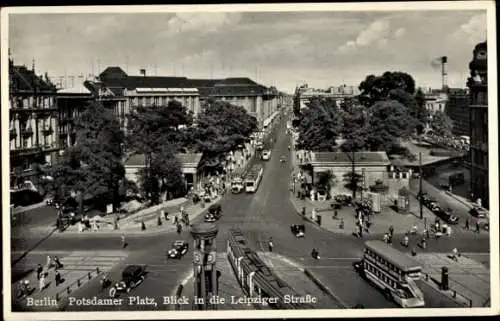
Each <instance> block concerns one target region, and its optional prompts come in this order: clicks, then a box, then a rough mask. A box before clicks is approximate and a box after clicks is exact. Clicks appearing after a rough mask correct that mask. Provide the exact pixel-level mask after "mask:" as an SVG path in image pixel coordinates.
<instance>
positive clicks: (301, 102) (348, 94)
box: [295, 84, 360, 110]
mask: <svg viewBox="0 0 500 321" xmlns="http://www.w3.org/2000/svg"><path fill="white" fill-rule="evenodd" d="M359 93H360V91H359V89H358V87H356V86H347V85H342V86H338V87H329V88H328V89H326V90H325V89H315V88H309V87H308V85H307V84H305V85H302V86H300V87H298V88H297V89H296V91H295V110H302V109H304V108H307V106H308V104H309V102H310V101H311V99H312V98H329V99H333V100H335V102H336V103H337V105H338V106H340V105H341V104H342V103H343V102H344V101H345V100H346V99H350V98H353V97H356V96H358V95H359Z"/></svg>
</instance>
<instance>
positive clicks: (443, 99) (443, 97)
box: [423, 88, 448, 118]
mask: <svg viewBox="0 0 500 321" xmlns="http://www.w3.org/2000/svg"><path fill="white" fill-rule="evenodd" d="M423 92H424V95H425V109H426V110H427V112H428V114H429V117H430V118H432V116H433V115H434V114H435V113H436V112H438V111H439V112H445V109H446V104H447V102H448V95H447V93H446V92H444V91H443V90H441V89H430V88H429V89H427V90H423Z"/></svg>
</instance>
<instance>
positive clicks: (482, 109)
mask: <svg viewBox="0 0 500 321" xmlns="http://www.w3.org/2000/svg"><path fill="white" fill-rule="evenodd" d="M487 56H488V55H487V45H486V42H483V43H479V44H477V45H476V47H475V48H474V51H473V58H472V61H471V62H470V63H469V70H470V77H469V79H468V81H467V86H468V87H469V90H470V107H469V115H470V118H469V119H470V135H469V136H470V150H469V155H468V163H469V165H470V171H471V192H472V194H473V198H474V199H475V200H478V199H480V201H479V202H478V203H481V205H482V206H484V207H486V208H489V178H488V174H489V170H488V64H487Z"/></svg>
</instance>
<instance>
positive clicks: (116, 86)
mask: <svg viewBox="0 0 500 321" xmlns="http://www.w3.org/2000/svg"><path fill="white" fill-rule="evenodd" d="M142 72H143V75H142V76H129V75H127V74H126V73H125V72H124V71H123V70H122V69H121V68H119V67H108V68H106V69H105V70H104V71H103V72H102V73H101V74H100V75H99V77H98V81H93V82H91V81H87V82H86V86H87V87H88V88H89V89H90V90H91V91H92V92H93V93H94V94H95V95H96V96H97V97H98V98H99V99H100V100H101V101H103V102H104V103H105V104H107V105H109V107H110V108H113V109H114V110H115V113H116V114H117V115H118V117H119V118H120V121H121V125H122V127H123V128H126V126H127V124H126V122H127V120H126V115H128V114H129V113H130V111H131V110H132V109H134V108H137V107H139V106H145V107H147V106H155V105H156V106H158V105H167V103H168V102H169V101H171V100H177V101H179V102H181V103H182V104H183V105H184V106H185V107H186V108H187V109H188V110H189V111H190V112H192V113H193V115H194V116H195V117H196V116H197V115H198V114H199V113H200V112H201V108H202V107H201V106H202V103H203V102H204V101H207V100H208V99H215V100H222V101H228V102H230V103H232V104H234V105H237V106H241V107H244V108H245V109H246V110H247V112H248V113H249V114H250V115H252V116H255V117H256V118H257V121H258V123H259V125H260V127H261V128H263V127H264V125H265V123H266V121H267V122H269V121H268V119H271V118H273V117H275V116H276V114H277V109H278V103H279V99H278V98H279V97H280V94H279V92H278V91H277V90H276V89H274V88H267V87H265V86H262V85H260V84H257V83H256V82H254V81H252V80H251V79H248V78H226V79H189V78H186V77H156V76H155V77H152V76H146V72H145V71H144V70H142Z"/></svg>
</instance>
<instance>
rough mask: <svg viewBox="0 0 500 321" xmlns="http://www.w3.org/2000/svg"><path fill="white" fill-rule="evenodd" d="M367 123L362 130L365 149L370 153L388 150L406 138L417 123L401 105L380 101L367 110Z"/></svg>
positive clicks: (394, 102)
mask: <svg viewBox="0 0 500 321" xmlns="http://www.w3.org/2000/svg"><path fill="white" fill-rule="evenodd" d="M368 113H369V116H368V123H367V126H366V127H365V128H364V130H363V136H364V139H365V148H366V149H367V150H370V151H382V150H390V149H391V148H392V147H393V146H394V145H399V139H406V138H408V137H409V136H410V135H411V134H412V133H413V131H414V129H415V127H416V126H417V124H418V122H417V121H416V120H415V119H414V118H413V117H412V116H411V115H409V114H408V113H407V109H406V107H405V106H403V105H402V104H401V103H399V102H397V101H394V100H387V101H381V102H378V103H376V104H375V105H373V106H372V107H371V108H369V110H368Z"/></svg>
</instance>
